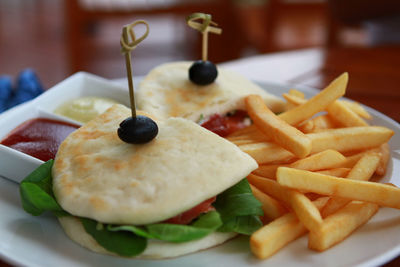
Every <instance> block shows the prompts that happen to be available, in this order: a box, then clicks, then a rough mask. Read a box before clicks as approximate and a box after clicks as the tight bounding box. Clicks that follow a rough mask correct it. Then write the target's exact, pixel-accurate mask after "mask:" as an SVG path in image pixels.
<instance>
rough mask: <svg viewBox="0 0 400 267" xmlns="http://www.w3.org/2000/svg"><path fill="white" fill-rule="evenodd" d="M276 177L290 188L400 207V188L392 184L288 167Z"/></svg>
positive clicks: (278, 171)
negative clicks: (338, 176)
mask: <svg viewBox="0 0 400 267" xmlns="http://www.w3.org/2000/svg"><path fill="white" fill-rule="evenodd" d="M276 177H277V182H278V183H279V184H280V185H282V186H285V187H288V188H293V189H297V190H301V191H304V192H314V193H318V194H321V195H328V196H338V197H344V198H350V199H353V200H360V201H367V202H372V203H376V204H378V205H380V206H385V207H391V208H396V209H400V189H399V188H397V187H393V186H391V185H386V184H380V183H374V182H367V181H356V180H350V179H342V178H337V177H333V176H329V175H323V174H320V173H313V172H310V171H304V170H297V169H292V168H287V167H280V168H278V170H277V172H276Z"/></svg>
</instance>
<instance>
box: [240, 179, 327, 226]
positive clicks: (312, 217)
mask: <svg viewBox="0 0 400 267" xmlns="http://www.w3.org/2000/svg"><path fill="white" fill-rule="evenodd" d="M247 179H248V180H249V182H250V184H252V185H254V186H256V187H257V188H258V189H260V190H261V191H263V192H264V193H266V194H268V195H270V196H272V197H273V198H275V199H277V200H279V201H281V202H283V203H284V204H285V206H289V207H291V208H292V209H293V211H294V212H295V213H296V215H297V217H298V218H299V220H300V221H301V222H302V223H303V224H304V226H305V227H306V228H307V229H313V228H315V227H318V225H320V224H321V223H322V217H321V215H320V213H319V211H318V209H317V208H316V207H315V206H314V204H312V202H311V200H310V199H308V198H307V197H306V196H305V195H304V194H303V193H300V192H298V191H296V190H290V189H287V188H284V187H283V186H281V185H280V184H278V183H277V182H275V181H273V180H270V179H267V178H262V177H259V176H256V175H254V174H250V175H248V176H247Z"/></svg>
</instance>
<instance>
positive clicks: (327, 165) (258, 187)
mask: <svg viewBox="0 0 400 267" xmlns="http://www.w3.org/2000/svg"><path fill="white" fill-rule="evenodd" d="M347 82H348V74H347V73H344V74H342V75H341V76H339V77H338V78H337V79H336V80H334V81H333V82H332V83H331V84H330V85H329V86H328V87H326V88H325V89H324V90H322V91H321V92H319V93H318V94H317V95H315V96H314V97H312V98H310V99H308V100H307V99H305V97H304V95H303V93H301V92H299V91H297V90H293V89H292V90H290V91H289V92H288V93H285V94H283V97H284V98H285V99H286V101H287V110H286V111H285V112H283V113H281V114H279V115H276V114H274V113H273V112H272V111H270V110H269V109H268V107H267V106H266V105H265V104H264V102H263V100H262V99H261V97H259V96H257V95H250V96H248V97H247V98H246V99H245V104H246V109H247V112H248V114H249V116H250V118H251V119H252V121H253V124H252V125H251V126H248V127H246V128H244V129H241V130H239V131H237V132H235V133H233V134H231V135H230V136H229V137H228V140H230V141H231V142H233V143H235V144H236V145H238V146H239V148H241V149H242V150H243V151H244V152H246V153H248V154H250V155H251V156H252V157H253V158H254V159H255V160H256V161H257V162H258V164H259V168H258V169H256V170H255V171H253V173H252V174H250V175H249V176H248V180H249V182H250V185H251V188H252V190H253V193H254V195H255V196H256V198H257V199H258V200H260V202H261V203H262V204H263V209H264V216H263V218H262V219H263V222H264V224H265V225H264V226H263V227H262V228H261V229H259V230H258V231H256V232H255V233H254V234H253V235H252V236H251V238H250V247H251V250H252V252H253V253H254V254H255V255H256V256H257V257H258V258H260V259H265V258H268V257H270V256H272V255H273V254H274V253H276V252H277V251H279V250H280V249H281V248H283V247H284V246H285V245H287V244H288V243H290V242H291V241H293V240H295V239H297V238H298V237H300V236H302V235H304V234H306V233H308V247H309V248H310V249H313V250H316V251H324V250H326V249H328V248H330V247H332V246H334V245H335V244H337V243H339V242H341V241H342V240H344V239H345V238H347V237H348V236H349V235H350V234H351V233H352V232H354V231H355V230H356V229H357V228H358V227H360V226H361V225H363V224H364V223H366V222H367V221H368V220H369V219H370V218H371V217H372V216H373V215H374V214H375V213H376V212H377V211H378V209H379V207H380V206H384V207H391V208H397V209H400V189H399V188H397V187H395V186H393V185H391V184H382V183H378V182H376V181H375V182H373V181H371V178H374V179H375V178H376V177H380V176H382V175H384V174H385V171H386V168H387V164H388V161H389V158H390V151H389V146H388V141H389V139H390V138H391V137H392V135H393V134H394V132H393V131H392V130H390V129H388V128H385V127H380V126H370V125H369V124H368V123H367V121H366V120H368V119H370V118H371V116H370V114H369V113H368V112H367V111H366V110H365V109H364V108H363V107H362V106H361V105H360V104H358V103H356V102H350V101H347V100H340V99H339V98H340V97H342V96H343V95H344V94H345V91H346V86H347Z"/></svg>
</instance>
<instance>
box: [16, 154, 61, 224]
mask: <svg viewBox="0 0 400 267" xmlns="http://www.w3.org/2000/svg"><path fill="white" fill-rule="evenodd" d="M52 167H53V160H49V161H47V162H45V163H44V164H42V165H40V166H39V167H38V168H37V169H36V170H34V171H33V172H32V173H31V174H29V175H28V176H27V177H26V178H25V179H24V180H22V182H21V184H20V186H19V192H20V196H21V200H22V207H23V208H24V210H25V211H26V212H28V213H30V214H32V215H34V216H38V215H40V214H42V213H43V212H45V211H51V212H53V213H54V214H55V215H56V216H64V215H67V214H68V213H67V212H65V211H64V210H63V209H62V208H61V207H60V205H59V204H58V203H57V201H56V199H55V198H54V194H53V187H52V177H51V168H52Z"/></svg>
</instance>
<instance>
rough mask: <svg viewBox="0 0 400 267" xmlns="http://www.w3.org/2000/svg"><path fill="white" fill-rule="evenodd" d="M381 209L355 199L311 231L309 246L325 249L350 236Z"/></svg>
mask: <svg viewBox="0 0 400 267" xmlns="http://www.w3.org/2000/svg"><path fill="white" fill-rule="evenodd" d="M378 209H379V206H378V205H377V204H373V203H367V202H360V201H353V202H351V203H349V204H347V205H346V206H345V207H344V208H342V209H340V210H339V211H337V212H336V213H334V214H332V215H330V216H328V217H327V218H325V220H324V222H323V223H322V225H321V226H320V227H319V228H318V229H315V230H314V231H311V232H310V234H309V239H308V247H309V248H310V249H313V250H317V251H324V250H326V249H328V248H330V247H332V246H334V245H335V244H337V243H339V242H340V241H342V240H344V239H345V238H346V237H348V236H349V235H350V234H351V233H352V232H353V231H355V230H356V229H357V228H358V227H360V226H361V225H363V224H364V223H366V222H367V221H368V220H369V219H370V218H371V217H372V216H373V215H374V214H375V213H376V212H377V211H378Z"/></svg>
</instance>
